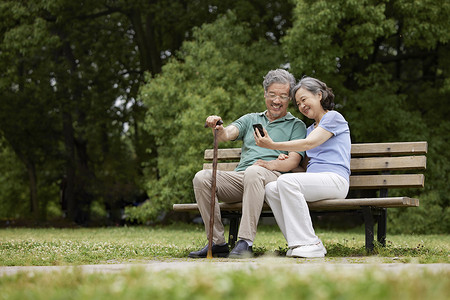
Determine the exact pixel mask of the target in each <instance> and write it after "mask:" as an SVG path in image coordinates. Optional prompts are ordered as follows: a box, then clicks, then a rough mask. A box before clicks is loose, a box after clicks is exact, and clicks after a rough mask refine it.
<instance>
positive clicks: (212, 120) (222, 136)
mask: <svg viewBox="0 0 450 300" xmlns="http://www.w3.org/2000/svg"><path fill="white" fill-rule="evenodd" d="M219 120H222V118H221V117H219V116H209V117H208V118H206V125H207V126H208V127H211V128H213V130H214V129H217V140H218V141H219V142H226V141H234V140H235V139H236V138H237V137H238V136H239V129H238V128H237V127H236V126H234V125H228V126H227V127H223V125H216V124H217V121H219Z"/></svg>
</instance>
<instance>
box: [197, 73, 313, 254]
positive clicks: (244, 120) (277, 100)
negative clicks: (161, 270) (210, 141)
mask: <svg viewBox="0 0 450 300" xmlns="http://www.w3.org/2000/svg"><path fill="white" fill-rule="evenodd" d="M294 85H295V79H294V76H293V75H292V74H290V73H289V72H287V71H286V70H282V69H277V70H271V71H269V72H268V73H267V75H266V76H265V77H264V81H263V86H264V98H265V103H266V107H267V110H266V111H264V112H261V113H250V114H246V115H244V116H242V117H240V118H239V119H238V120H236V121H234V122H232V123H231V124H230V125H228V126H226V127H223V126H222V125H216V124H217V122H218V121H219V120H221V117H219V116H209V117H208V118H207V119H206V124H207V125H208V126H209V127H211V128H213V129H214V128H215V129H218V131H217V138H218V141H219V142H222V141H234V140H242V141H243V145H242V153H241V160H240V162H239V164H238V166H237V167H236V169H235V170H234V171H217V176H216V198H215V202H216V203H215V205H216V206H215V216H214V228H213V246H212V254H213V256H218V257H227V256H229V257H230V258H241V257H248V256H251V255H252V253H253V252H252V246H253V240H254V239H255V236H256V229H257V226H258V221H259V217H260V214H261V210H262V206H263V204H264V187H265V185H266V184H267V183H269V182H271V181H275V180H277V178H278V176H280V175H281V174H282V173H284V172H289V171H290V170H292V169H294V168H296V167H297V166H298V165H299V163H300V161H301V159H302V156H303V155H304V153H303V152H289V153H288V152H283V151H278V150H270V149H266V148H262V147H258V146H256V143H255V139H254V136H253V132H254V128H253V124H262V126H263V127H264V128H265V129H266V130H267V132H268V133H269V135H270V137H271V138H272V139H273V140H274V141H289V140H295V139H303V138H305V136H306V127H305V124H304V123H303V122H302V121H301V120H299V119H297V118H296V117H294V116H293V115H292V114H291V113H289V112H288V111H287V108H288V105H289V100H290V98H291V97H290V92H291V89H292V88H293V86H294ZM282 153H284V154H287V155H288V158H287V159H283V160H278V159H277V158H278V156H279V155H280V154H282ZM211 177H212V176H211V170H202V171H199V172H198V173H197V174H196V175H195V177H194V179H193V185H194V193H195V199H196V201H197V203H198V207H199V210H200V214H201V216H202V219H203V221H204V223H205V230H206V234H207V236H209V227H210V226H209V221H210V207H211V185H212V183H211ZM219 201H221V202H227V203H233V202H241V201H242V217H241V222H240V226H239V233H238V238H239V240H238V242H237V243H236V246H235V247H234V249H233V250H232V251H231V252H229V248H228V244H227V243H226V241H225V236H224V226H223V224H222V220H221V214H220V208H219ZM207 252H208V245H206V246H205V247H204V248H203V249H201V250H199V251H194V252H191V253H189V257H192V258H204V257H206V255H207Z"/></svg>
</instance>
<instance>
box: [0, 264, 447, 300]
mask: <svg viewBox="0 0 450 300" xmlns="http://www.w3.org/2000/svg"><path fill="white" fill-rule="evenodd" d="M448 275H450V274H448V272H437V273H434V272H426V271H423V270H418V271H417V272H409V273H408V272H401V273H395V272H394V273H393V272H382V271H377V270H366V271H358V272H335V273H333V272H328V273H326V274H325V273H323V272H308V273H302V272H295V271H289V270H288V271H286V270H282V269H272V268H264V267H263V268H258V269H256V270H251V269H249V270H245V269H243V270H242V269H241V270H230V269H227V270H220V269H217V268H216V269H209V268H203V269H199V268H198V269H194V270H192V269H188V270H177V271H173V270H172V271H160V272H147V271H145V270H144V269H142V268H135V269H131V270H128V271H123V272H121V273H118V274H104V273H95V274H87V273H83V272H80V271H79V270H77V269H75V270H73V271H71V272H69V271H66V272H53V273H33V274H30V273H19V274H16V275H12V276H3V277H0V287H1V290H2V292H1V296H0V298H2V299H17V300H19V299H20V300H22V299H36V300H40V299H42V300H44V299H45V300H47V299H64V300H71V299H108V300H115V299H155V300H157V299H198V300H201V299H205V300H206V299H250V300H251V299H255V300H256V299H258V300H260V299H262V300H264V299H377V300H379V299H383V300H386V299H408V300H411V299H412V300H415V299H417V300H419V299H420V300H422V299H433V300H441V299H442V300H443V299H448V296H449V290H448V287H449V286H450V276H448Z"/></svg>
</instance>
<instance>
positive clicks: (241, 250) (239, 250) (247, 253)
mask: <svg viewBox="0 0 450 300" xmlns="http://www.w3.org/2000/svg"><path fill="white" fill-rule="evenodd" d="M252 256H253V250H252V246H249V245H248V244H247V242H246V241H243V240H239V241H238V242H237V243H236V246H234V249H233V250H231V252H230V256H229V257H230V258H248V257H252Z"/></svg>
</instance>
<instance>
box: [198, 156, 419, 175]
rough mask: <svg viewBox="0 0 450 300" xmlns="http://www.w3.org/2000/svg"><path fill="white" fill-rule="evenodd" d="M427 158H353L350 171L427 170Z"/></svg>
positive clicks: (229, 166) (225, 167) (227, 167)
mask: <svg viewBox="0 0 450 300" xmlns="http://www.w3.org/2000/svg"><path fill="white" fill-rule="evenodd" d="M237 165H238V163H237V162H223V163H218V165H217V169H218V170H221V171H233V170H234V169H235V168H236V166H237ZM426 166H427V158H426V156H424V155H420V156H400V157H364V158H352V159H351V161H350V169H351V171H352V172H367V171H395V170H414V169H420V170H423V169H426ZM203 169H205V170H207V169H212V164H211V163H204V164H203Z"/></svg>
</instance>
